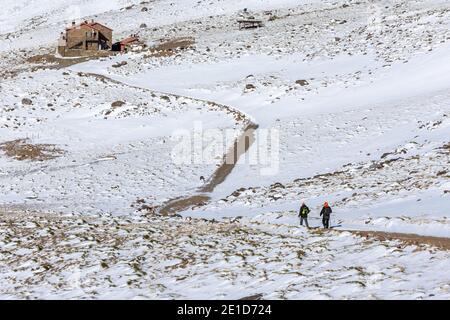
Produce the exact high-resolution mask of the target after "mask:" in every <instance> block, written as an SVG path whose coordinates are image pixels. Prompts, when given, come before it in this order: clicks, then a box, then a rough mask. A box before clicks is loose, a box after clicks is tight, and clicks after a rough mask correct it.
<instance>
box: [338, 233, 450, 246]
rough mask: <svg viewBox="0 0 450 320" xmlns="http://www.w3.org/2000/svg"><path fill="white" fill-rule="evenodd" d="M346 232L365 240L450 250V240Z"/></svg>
mask: <svg viewBox="0 0 450 320" xmlns="http://www.w3.org/2000/svg"><path fill="white" fill-rule="evenodd" d="M342 231H344V230H342ZM346 231H348V232H351V233H353V234H356V235H357V236H360V237H365V238H376V239H379V240H400V241H402V242H404V243H407V244H412V245H421V244H428V245H431V246H433V247H436V248H439V249H442V250H450V238H444V237H430V236H421V235H418V234H411V233H395V232H382V231H350V230H346Z"/></svg>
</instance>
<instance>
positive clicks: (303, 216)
mask: <svg viewBox="0 0 450 320" xmlns="http://www.w3.org/2000/svg"><path fill="white" fill-rule="evenodd" d="M310 211H311V210H309V208H308V206H307V205H306V204H305V203H304V202H302V206H301V207H300V211H299V212H298V216H299V217H300V225H301V226H303V221H305V224H306V227H307V228H308V229H309V224H308V214H309V212H310Z"/></svg>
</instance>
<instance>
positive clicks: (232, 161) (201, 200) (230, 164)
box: [78, 72, 259, 216]
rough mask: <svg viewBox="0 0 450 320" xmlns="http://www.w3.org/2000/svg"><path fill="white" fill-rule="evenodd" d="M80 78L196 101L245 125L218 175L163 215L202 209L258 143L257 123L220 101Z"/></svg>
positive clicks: (162, 210)
mask: <svg viewBox="0 0 450 320" xmlns="http://www.w3.org/2000/svg"><path fill="white" fill-rule="evenodd" d="M78 74H79V75H80V76H87V77H93V78H95V79H97V80H99V81H103V82H106V81H109V82H111V83H114V84H118V85H121V86H127V87H130V88H134V89H139V90H145V91H149V92H152V93H158V94H161V95H167V96H172V97H176V98H185V99H189V100H192V101H196V102H201V103H205V104H207V105H208V106H211V107H216V108H218V109H221V110H224V111H226V112H227V113H230V114H232V115H233V117H234V119H235V120H236V121H237V122H241V123H243V126H244V130H243V132H242V133H241V135H240V136H239V137H238V138H237V139H236V140H235V141H234V143H233V145H232V147H231V148H230V149H229V150H228V152H227V153H226V154H225V155H224V156H223V159H222V163H221V164H220V166H219V167H218V168H217V169H216V170H215V172H214V173H213V174H212V175H211V177H209V178H208V179H207V180H206V182H205V184H204V185H203V186H202V187H200V188H198V189H197V190H196V192H195V194H193V195H189V196H186V197H178V198H175V199H171V200H169V201H167V202H165V203H163V204H162V205H161V206H160V207H159V209H158V212H159V213H160V214H162V215H165V216H167V215H175V214H177V213H178V212H181V211H185V210H188V209H190V208H193V207H195V206H202V205H206V204H207V203H208V202H209V201H210V200H211V198H210V196H209V195H208V194H210V193H212V192H213V191H214V190H215V188H216V187H217V186H219V185H220V184H221V183H223V182H224V181H225V180H226V178H227V177H228V176H229V175H230V174H231V172H232V171H233V169H234V167H235V166H236V163H237V162H238V161H239V159H240V158H241V156H243V155H245V154H246V153H247V152H248V150H249V149H250V147H251V146H252V145H253V143H254V142H255V140H256V136H255V131H256V130H257V129H258V127H259V126H258V124H256V123H254V122H253V121H252V120H251V119H250V118H249V117H248V116H247V115H246V114H244V113H242V112H241V111H240V110H238V109H236V108H234V107H231V106H228V105H224V104H219V103H217V102H213V101H209V100H203V99H197V98H192V97H187V96H183V95H179V94H173V93H169V92H162V91H157V90H152V89H148V88H144V87H140V86H135V85H130V84H128V83H125V82H122V81H119V80H115V79H112V78H110V77H108V76H105V75H102V74H97V73H85V72H78Z"/></svg>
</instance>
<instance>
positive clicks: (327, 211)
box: [320, 202, 333, 229]
mask: <svg viewBox="0 0 450 320" xmlns="http://www.w3.org/2000/svg"><path fill="white" fill-rule="evenodd" d="M332 212H333V210H331V207H330V206H329V204H328V202H325V203H324V204H323V208H322V211H320V216H321V217H322V223H323V227H324V228H325V229H329V228H330V216H331V213H332Z"/></svg>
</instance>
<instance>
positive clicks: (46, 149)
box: [0, 139, 64, 161]
mask: <svg viewBox="0 0 450 320" xmlns="http://www.w3.org/2000/svg"><path fill="white" fill-rule="evenodd" d="M0 150H2V151H3V152H4V153H5V154H6V156H8V157H10V158H13V159H16V160H19V161H24V160H31V161H45V160H51V159H54V158H57V157H59V156H61V155H62V154H64V151H63V150H61V149H59V148H57V147H56V146H55V145H53V144H31V143H29V142H28V139H17V140H13V141H7V142H4V143H1V144H0Z"/></svg>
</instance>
